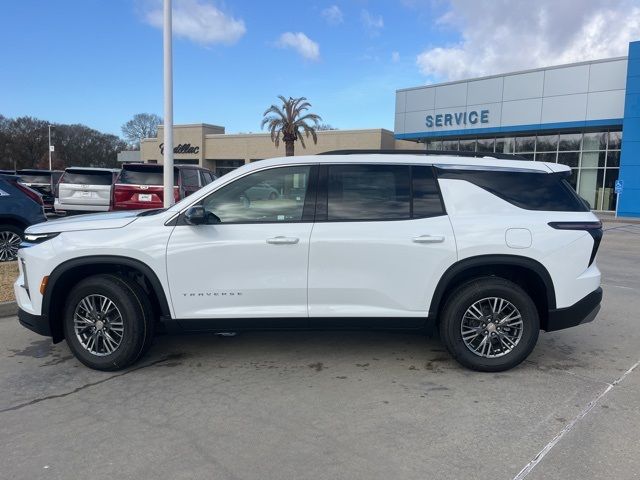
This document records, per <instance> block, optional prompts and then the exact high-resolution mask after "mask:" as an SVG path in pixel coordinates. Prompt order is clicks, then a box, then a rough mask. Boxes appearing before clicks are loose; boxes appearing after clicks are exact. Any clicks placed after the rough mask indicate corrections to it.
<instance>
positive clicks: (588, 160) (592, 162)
mask: <svg viewBox="0 0 640 480" xmlns="http://www.w3.org/2000/svg"><path fill="white" fill-rule="evenodd" d="M599 158H600V153H599V152H582V162H581V163H580V168H598V167H599V166H600V165H599V163H600V162H599ZM576 166H577V165H576ZM603 166H604V165H603Z"/></svg>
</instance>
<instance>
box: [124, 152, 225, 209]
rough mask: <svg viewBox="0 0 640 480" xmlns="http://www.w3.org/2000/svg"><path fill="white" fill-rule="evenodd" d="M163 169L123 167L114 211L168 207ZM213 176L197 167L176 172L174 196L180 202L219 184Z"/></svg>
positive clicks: (177, 168)
mask: <svg viewBox="0 0 640 480" xmlns="http://www.w3.org/2000/svg"><path fill="white" fill-rule="evenodd" d="M163 175H164V174H163V167H162V165H152V164H146V163H129V164H125V165H123V166H122V171H121V172H120V175H119V176H118V178H117V179H116V182H115V186H114V188H113V209H114V210H140V209H145V208H162V207H163V206H164V187H163V184H164V179H163ZM215 178H216V177H215V176H214V175H213V173H212V172H211V171H209V170H207V169H205V168H200V167H197V166H194V165H176V166H175V167H174V168H173V182H174V183H173V184H174V189H173V193H174V196H175V201H176V202H178V201H180V200H182V199H183V198H185V197H188V196H189V195H191V194H192V193H193V192H195V191H197V190H199V189H200V188H201V187H203V186H205V185H208V184H210V183H211V182H212V181H213V180H215Z"/></svg>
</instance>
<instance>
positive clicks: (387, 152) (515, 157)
mask: <svg viewBox="0 0 640 480" xmlns="http://www.w3.org/2000/svg"><path fill="white" fill-rule="evenodd" d="M374 153H378V154H382V155H450V156H452V157H475V158H483V157H491V158H497V159H499V160H527V159H526V158H524V157H523V156H522V155H515V154H510V153H491V152H458V151H454V150H376V149H374V148H368V149H362V150H331V151H329V152H322V153H318V155H357V154H363V155H368V154H374Z"/></svg>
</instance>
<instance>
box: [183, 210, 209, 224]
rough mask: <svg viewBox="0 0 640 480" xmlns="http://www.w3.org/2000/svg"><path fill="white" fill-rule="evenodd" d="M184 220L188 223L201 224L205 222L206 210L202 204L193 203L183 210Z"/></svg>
mask: <svg viewBox="0 0 640 480" xmlns="http://www.w3.org/2000/svg"><path fill="white" fill-rule="evenodd" d="M184 221H185V222H186V223H187V224H189V225H202V224H203V223H206V212H205V211H204V207H203V206H202V205H195V206H193V207H190V208H189V209H188V210H187V211H186V212H184Z"/></svg>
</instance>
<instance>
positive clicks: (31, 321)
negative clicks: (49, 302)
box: [18, 308, 51, 337]
mask: <svg viewBox="0 0 640 480" xmlns="http://www.w3.org/2000/svg"><path fill="white" fill-rule="evenodd" d="M18 321H19V322H20V325H22V326H23V327H26V328H28V329H29V330H31V331H33V332H36V333H37V334H39V335H44V336H45V337H50V336H51V325H50V324H49V319H48V318H47V317H45V316H44V315H34V314H32V313H29V312H25V311H24V310H22V309H21V308H20V309H18Z"/></svg>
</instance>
